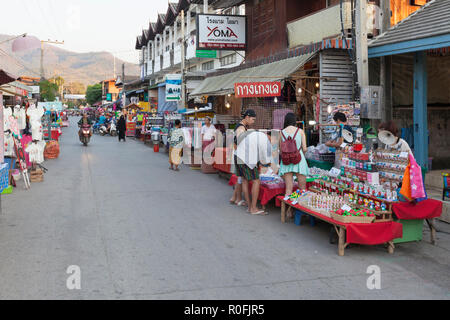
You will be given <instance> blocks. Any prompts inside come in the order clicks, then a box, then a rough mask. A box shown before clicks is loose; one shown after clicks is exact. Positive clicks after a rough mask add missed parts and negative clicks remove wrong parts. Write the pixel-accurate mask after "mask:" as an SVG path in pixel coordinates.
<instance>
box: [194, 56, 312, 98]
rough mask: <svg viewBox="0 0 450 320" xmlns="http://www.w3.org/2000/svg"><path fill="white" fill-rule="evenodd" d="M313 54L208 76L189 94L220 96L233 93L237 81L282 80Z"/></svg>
mask: <svg viewBox="0 0 450 320" xmlns="http://www.w3.org/2000/svg"><path fill="white" fill-rule="evenodd" d="M314 55H315V52H313V53H308V54H304V55H301V56H298V57H294V58H288V59H284V60H279V61H276V62H272V63H267V64H263V65H260V66H257V67H253V68H247V69H242V70H238V71H236V72H231V73H227V74H223V75H220V76H215V77H209V78H206V79H205V80H203V82H202V83H201V84H200V85H199V86H198V87H197V88H196V89H195V90H194V91H193V92H192V93H191V94H190V95H189V96H190V97H195V96H203V95H208V96H221V95H225V94H229V93H234V84H235V83H237V82H264V81H277V80H283V79H285V78H288V77H289V76H290V75H291V74H293V73H295V72H296V71H297V70H298V69H299V68H300V67H302V66H303V65H304V64H305V63H306V62H308V61H309V60H310V59H311V58H312V57H313V56H314Z"/></svg>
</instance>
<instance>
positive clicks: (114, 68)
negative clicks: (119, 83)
mask: <svg viewBox="0 0 450 320" xmlns="http://www.w3.org/2000/svg"><path fill="white" fill-rule="evenodd" d="M113 57H114V77H113V78H114V79H115V78H116V56H115V55H114V54H113Z"/></svg>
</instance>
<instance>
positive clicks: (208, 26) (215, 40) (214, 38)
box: [197, 14, 247, 50]
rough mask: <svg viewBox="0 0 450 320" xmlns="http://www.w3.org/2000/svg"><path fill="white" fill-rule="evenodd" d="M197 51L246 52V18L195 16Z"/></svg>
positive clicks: (216, 15)
mask: <svg viewBox="0 0 450 320" xmlns="http://www.w3.org/2000/svg"><path fill="white" fill-rule="evenodd" d="M197 39H198V41H197V49H215V50H246V49H247V17H246V16H236V15H218V14H199V15H197Z"/></svg>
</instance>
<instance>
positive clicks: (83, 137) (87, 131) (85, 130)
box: [80, 124, 91, 146]
mask: <svg viewBox="0 0 450 320" xmlns="http://www.w3.org/2000/svg"><path fill="white" fill-rule="evenodd" d="M80 130H81V134H80V142H81V143H83V144H84V146H87V145H88V143H89V141H90V140H91V125H89V124H83V125H82V126H81V129H80Z"/></svg>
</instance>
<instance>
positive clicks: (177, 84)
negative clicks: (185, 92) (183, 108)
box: [166, 74, 181, 101]
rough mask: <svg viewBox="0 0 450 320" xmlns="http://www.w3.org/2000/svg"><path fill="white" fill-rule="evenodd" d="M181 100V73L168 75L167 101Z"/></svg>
mask: <svg viewBox="0 0 450 320" xmlns="http://www.w3.org/2000/svg"><path fill="white" fill-rule="evenodd" d="M179 100H181V74H168V75H166V101H179Z"/></svg>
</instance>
